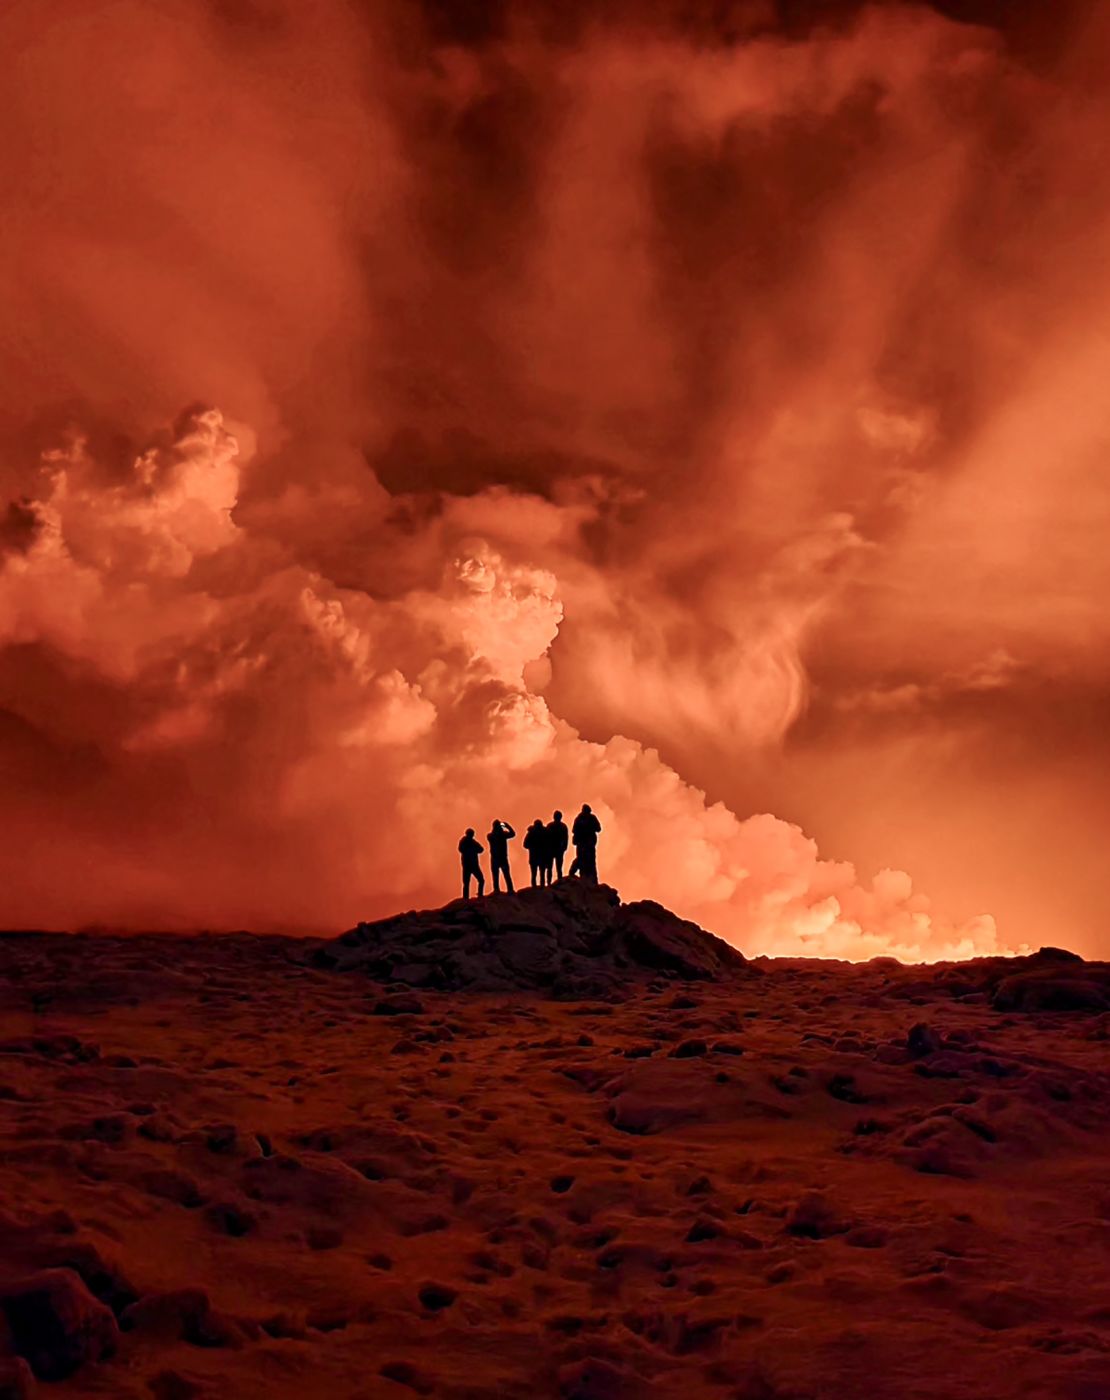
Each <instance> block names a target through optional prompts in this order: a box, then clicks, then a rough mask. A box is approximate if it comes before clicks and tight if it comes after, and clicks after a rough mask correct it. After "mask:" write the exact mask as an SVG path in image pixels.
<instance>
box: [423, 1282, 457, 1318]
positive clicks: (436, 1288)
mask: <svg viewBox="0 0 1110 1400" xmlns="http://www.w3.org/2000/svg"><path fill="white" fill-rule="evenodd" d="M458 1296H459V1293H458V1289H456V1288H452V1287H451V1286H450V1285H449V1284H446V1283H423V1284H421V1285H420V1291H419V1293H418V1294H417V1297H419V1299H420V1303H421V1306H422V1307H425V1308H427V1309H428V1311H429V1312H442V1311H443V1309H444V1308H449V1307H450V1306H451V1304H452V1303H453V1302H454V1301H455V1299H456V1298H457V1297H458Z"/></svg>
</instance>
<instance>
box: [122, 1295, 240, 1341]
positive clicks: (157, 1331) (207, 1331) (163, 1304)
mask: <svg viewBox="0 0 1110 1400" xmlns="http://www.w3.org/2000/svg"><path fill="white" fill-rule="evenodd" d="M120 1325H121V1326H122V1327H123V1329H124V1331H125V1332H130V1331H135V1332H141V1333H143V1334H144V1335H148V1336H151V1337H155V1338H161V1339H162V1340H164V1341H184V1342H188V1343H189V1344H190V1345H191V1346H196V1347H227V1346H238V1345H239V1344H240V1343H241V1341H242V1334H241V1333H240V1331H239V1329H238V1328H237V1327H236V1326H235V1324H234V1323H233V1322H232V1321H231V1319H230V1318H226V1317H224V1316H223V1314H222V1313H218V1312H216V1310H215V1309H214V1308H213V1307H212V1304H211V1301H210V1300H209V1297H208V1294H207V1293H205V1291H204V1290H203V1289H202V1288H180V1289H176V1290H174V1291H172V1292H168V1293H148V1294H147V1295H146V1296H145V1297H143V1298H140V1299H139V1301H138V1302H137V1303H132V1305H131V1306H130V1307H129V1308H128V1309H127V1310H126V1312H125V1313H124V1314H123V1316H122V1317H121V1318H120Z"/></svg>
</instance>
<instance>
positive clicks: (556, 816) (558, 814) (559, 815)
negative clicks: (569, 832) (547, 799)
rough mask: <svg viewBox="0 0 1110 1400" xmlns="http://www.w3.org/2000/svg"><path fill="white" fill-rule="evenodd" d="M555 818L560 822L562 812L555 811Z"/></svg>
mask: <svg viewBox="0 0 1110 1400" xmlns="http://www.w3.org/2000/svg"><path fill="white" fill-rule="evenodd" d="M555 820H556V821H557V822H561V821H562V820H563V814H562V812H556V813H555Z"/></svg>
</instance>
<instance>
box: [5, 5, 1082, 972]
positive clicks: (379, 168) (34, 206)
mask: <svg viewBox="0 0 1110 1400" xmlns="http://www.w3.org/2000/svg"><path fill="white" fill-rule="evenodd" d="M990 8H991V7H989V6H978V7H971V6H969V7H966V9H967V10H968V13H964V12H962V11H960V10H959V7H957V6H955V5H949V6H946V7H945V11H946V12H945V13H941V12H940V10H939V9H935V8H930V7H926V6H924V5H921V6H905V7H901V6H881V7H880V6H876V7H862V8H861V7H858V6H850V5H844V6H833V5H826V6H820V7H814V15H813V16H807V14H806V12H805V7H797V8H792V9H791V12H790V14H789V15H787V17H786V18H783V17H782V16H781V15H780V14H778V13H777V12H776V11H775V9H774V7H772V6H770V5H767V4H739V5H737V6H735V7H734V9H733V11H732V12H731V14H730V16H729V18H728V21H727V23H726V22H725V21H724V20H723V19H722V18H721V16H720V14H717V13H714V17H713V18H712V19H710V18H708V17H705V18H704V19H702V18H698V17H696V16H695V17H694V18H691V16H690V15H689V14H684V15H683V16H682V20H681V22H679V20H678V19H676V18H675V16H673V15H672V14H671V13H670V12H668V11H667V10H665V9H659V10H658V11H653V10H650V9H644V8H643V7H633V8H630V9H628V10H627V11H625V10H622V9H621V8H620V7H616V8H614V9H613V10H612V11H611V12H610V13H609V14H608V15H607V17H606V18H605V19H603V20H602V19H599V18H597V17H596V16H595V15H594V14H593V13H592V7H584V8H583V9H582V10H581V11H579V10H578V9H577V8H576V7H575V6H570V7H565V6H560V7H555V6H553V7H551V8H546V7H544V6H536V7H526V6H523V5H522V6H516V7H514V6H505V7H490V9H489V10H488V12H487V11H484V10H481V8H480V7H479V8H478V9H471V8H470V7H461V8H459V7H443V8H440V7H438V6H435V5H430V4H429V5H425V6H419V5H416V4H396V5H394V6H392V7H391V6H377V5H374V6H371V5H366V6H360V5H355V4H351V3H341V0H326V2H325V0H322V3H320V4H317V5H314V6H312V7H309V8H308V9H306V8H305V7H298V6H294V5H292V4H291V3H290V4H286V3H281V2H280V0H257V2H256V3H255V2H252V0H220V3H217V2H216V0H211V3H199V0H190V3H180V4H173V3H168V4H164V5H159V6H157V7H152V6H148V5H142V4H138V3H128V0H120V2H119V3H116V4H113V5H111V6H96V7H78V6H73V5H71V4H68V3H61V0H37V3H23V2H22V0H17V2H16V3H14V4H12V5H9V6H8V7H6V9H5V12H4V15H3V17H2V18H0V39H2V41H3V42H2V44H0V53H3V55H4V58H3V59H2V60H0V62H2V64H3V66H4V68H5V70H6V71H5V73H4V82H3V84H0V109H2V116H3V120H4V124H5V129H7V130H9V131H18V132H19V133H20V134H21V137H22V138H23V139H21V140H19V141H13V142H8V143H5V146H4V149H3V150H2V151H0V164H3V166H4V167H6V168H5V169H4V172H3V173H4V176H5V182H6V187H7V188H8V189H9V190H10V191H12V192H13V195H14V197H13V199H12V201H11V204H12V210H11V214H10V217H8V218H7V219H6V221H5V222H4V224H3V226H2V227H0V268H2V269H3V270H2V271H0V296H2V298H3V305H4V310H5V315H4V318H3V325H2V327H0V369H2V370H3V377H2V381H0V384H2V388H0V445H2V453H3V455H2V461H0V470H2V472H3V486H4V490H5V499H6V500H8V501H9V502H10V505H9V507H8V509H7V514H6V518H5V520H4V523H3V529H2V549H3V553H2V555H0V771H2V772H3V775H4V782H3V786H2V790H0V832H2V835H3V841H2V843H0V846H2V855H0V922H2V923H3V924H5V925H8V926H20V925H29V924H34V925H49V926H58V927H75V926H82V925H88V924H91V923H107V924H113V925H118V924H123V925H127V926H145V927H162V928H191V927H238V926H250V927H257V928H289V929H293V928H313V929H324V928H335V927H343V926H346V925H348V924H350V923H351V922H353V921H354V920H355V919H357V918H361V917H371V916H374V915H378V914H384V913H388V912H392V911H393V910H395V909H397V908H398V907H412V906H417V905H421V904H427V903H440V902H442V901H443V900H444V899H446V898H448V897H451V896H452V895H454V893H455V892H456V891H455V885H456V878H455V857H454V847H455V843H456V841H457V839H458V836H459V834H460V833H461V831H462V829H463V828H464V827H465V826H468V825H473V826H475V827H476V828H478V829H479V831H480V833H481V832H483V831H484V830H485V829H486V824H487V823H488V821H489V820H490V819H491V818H492V817H494V816H503V817H505V818H507V819H509V820H511V821H512V822H513V823H514V825H516V826H517V827H518V828H520V829H523V827H524V826H525V825H526V823H527V822H528V821H529V820H531V819H532V818H533V817H534V816H536V815H544V816H547V815H549V814H550V811H551V809H552V808H553V807H554V806H560V807H562V808H563V809H564V811H567V812H568V813H570V812H573V811H574V810H575V809H576V808H577V805H578V804H579V803H580V802H581V801H589V802H591V804H592V805H593V806H594V808H595V810H597V811H598V813H599V814H600V816H601V820H602V822H603V824H604V827H605V833H604V836H603V844H602V847H601V859H602V864H603V869H602V875H603V878H605V879H607V880H608V881H610V882H611V883H613V884H615V885H617V886H618V887H619V888H620V890H621V892H622V894H623V895H624V896H625V897H626V898H634V897H651V898H655V899H658V900H660V901H661V902H663V903H665V904H667V905H669V906H671V907H672V908H674V909H675V910H676V911H678V912H679V913H682V914H684V915H686V916H689V917H692V918H695V919H697V920H698V921H699V922H700V923H702V924H704V925H705V926H707V927H709V928H712V929H714V930H715V931H717V932H719V933H721V934H722V935H724V936H726V937H729V938H731V939H733V940H734V941H736V942H738V943H739V944H741V945H742V946H743V947H744V948H745V949H746V950H750V951H754V952H760V951H766V952H777V953H787V952H795V953H815V954H821V955H828V956H838V957H852V958H858V957H867V956H871V955H873V954H876V953H891V952H892V953H894V954H896V955H898V956H901V957H904V958H939V957H959V956H969V955H972V954H975V953H984V952H993V951H999V950H1001V949H1005V948H1010V947H1016V946H1019V945H1020V944H1022V943H1023V942H1026V941H1028V942H1030V943H1034V944H1035V943H1036V942H1066V943H1067V944H1068V945H1069V946H1073V947H1076V948H1077V949H1078V950H1079V951H1083V952H1087V953H1093V952H1096V951H1097V949H1098V937H1099V932H1100V928H1099V922H1098V920H1099V915H1100V914H1102V913H1104V912H1106V905H1107V902H1108V901H1107V896H1106V895H1105V893H1104V892H1103V891H1102V890H1101V880H1100V878H1099V871H1100V869H1101V860H1102V855H1101V851H1102V846H1103V844H1104V836H1105V830H1106V818H1107V816H1108V815H1110V812H1108V810H1107V808H1108V798H1107V784H1106V781H1105V773H1106V771H1107V769H1106V759H1107V752H1106V751H1107V738H1106V731H1105V724H1104V719H1103V717H1104V715H1105V703H1106V687H1107V678H1106V674H1105V673H1106V661H1105V658H1106V656H1107V655H1110V651H1108V649H1107V646H1106V642H1107V640H1110V639H1108V638H1107V635H1106V633H1107V622H1106V615H1105V608H1104V606H1103V601H1102V600H1104V599H1105V597H1106V596H1107V591H1108V585H1110V577H1108V575H1110V563H1108V562H1107V555H1106V551H1105V547H1104V541H1105V538H1106V529H1107V526H1108V524H1110V492H1108V490H1107V485H1106V482H1107V477H1106V471H1105V465H1104V463H1105V453H1106V443H1107V440H1108V439H1110V422H1107V421H1106V419H1107V416H1108V413H1110V410H1108V409H1107V408H1106V407H1105V406H1104V398H1105V396H1104V394H1103V393H1102V385H1103V384H1104V383H1105V378H1106V370H1107V368H1108V367H1110V366H1108V365H1107V363H1106V362H1107V359H1108V356H1110V351H1108V349H1107V345H1106V341H1105V335H1104V331H1103V326H1104V324H1105V312H1104V306H1103V301H1104V299H1107V300H1110V281H1108V280H1107V274H1106V268H1107V266H1110V262H1108V260H1107V253H1108V252H1110V248H1108V247H1107V244H1108V243H1110V219H1108V218H1107V214H1108V212H1110V210H1108V209H1107V207H1106V206H1107V204H1110V187H1108V186H1107V184H1106V181H1105V178H1104V175H1103V173H1102V168H1101V166H1102V161H1101V157H1100V152H1101V151H1102V150H1104V139H1105V136H1106V135H1107V134H1108V133H1110V113H1108V112H1107V99H1106V98H1105V97H1104V91H1105V88H1104V84H1103V81H1102V80H1103V77H1104V76H1105V65H1104V63H1103V61H1102V60H1103V56H1104V55H1105V53H1106V44H1105V37H1106V36H1105V32H1104V26H1103V27H1100V26H1099V25H1098V24H1097V23H1096V22H1095V20H1094V19H1091V20H1087V19H1086V17H1085V16H1084V14H1083V12H1082V11H1081V10H1079V9H1076V10H1074V11H1073V10H1071V9H1068V10H1067V11H1066V12H1065V11H1063V10H1062V11H1061V12H1060V15H1059V16H1058V19H1059V23H1058V24H1057V25H1056V26H1055V27H1054V30H1053V35H1052V43H1051V44H1050V43H1049V42H1048V39H1047V37H1046V36H1045V35H1044V34H1042V33H1040V32H1039V31H1038V29H1037V25H1036V23H1035V22H1034V19H1033V18H1032V14H1033V12H1032V9H1030V11H1029V12H1026V11H1025V10H1023V9H1022V8H1021V7H1014V9H1013V10H1011V11H1008V15H1009V18H1008V21H1007V25H1006V26H1005V27H999V26H996V25H992V24H991V23H988V22H985V21H990V20H991V19H992V14H991V13H989V11H990ZM972 11H974V13H971V12H972ZM970 20H975V21H977V22H969V21H970ZM1065 20H1066V24H1065ZM818 21H819V22H818ZM771 813H775V814H776V815H771ZM814 837H816V838H817V839H818V840H819V841H820V847H821V853H819V850H818V846H817V844H816V843H815V840H814V839H813V838H814ZM848 857H851V858H852V861H853V862H854V863H850V862H849V859H848ZM517 860H518V864H519V865H520V867H521V873H523V861H522V859H521V858H520V857H519V856H518V857H517ZM902 866H905V867H906V868H909V869H911V870H913V871H914V874H915V877H922V882H923V884H924V885H925V886H926V887H927V888H930V889H931V890H932V891H933V892H934V901H933V902H930V900H929V899H927V898H926V897H925V896H924V895H922V894H920V893H918V892H917V891H916V889H915V887H914V885H913V884H912V883H911V880H910V877H909V876H908V875H906V874H904V873H903V872H902V869H901V867H902ZM872 870H875V871H878V872H879V873H878V874H875V875H873V876H872V875H870V874H861V873H860V872H861V871H868V872H869V871H872ZM986 908H990V909H992V910H993V911H994V913H995V915H996V916H998V917H999V927H1000V929H1001V932H999V931H997V930H996V926H995V920H994V919H993V918H992V917H991V916H990V915H987V914H984V913H980V912H979V911H980V910H982V909H986ZM944 910H951V911H952V913H951V914H946V913H945V912H943V911H944Z"/></svg>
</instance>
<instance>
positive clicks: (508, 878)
mask: <svg viewBox="0 0 1110 1400" xmlns="http://www.w3.org/2000/svg"><path fill="white" fill-rule="evenodd" d="M504 871H505V893H506V894H512V892H513V877H512V872H511V871H510V870H509V862H508V861H506V862H505V866H504Z"/></svg>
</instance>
